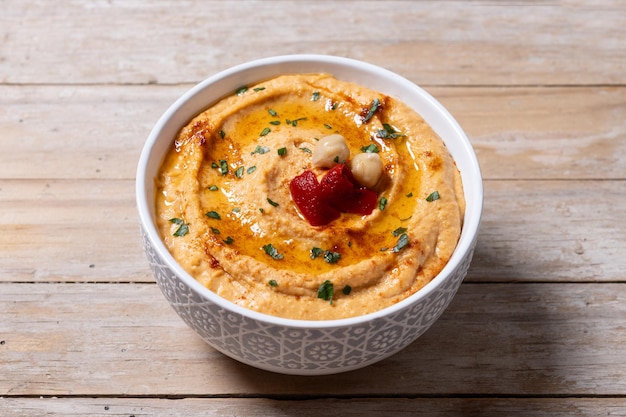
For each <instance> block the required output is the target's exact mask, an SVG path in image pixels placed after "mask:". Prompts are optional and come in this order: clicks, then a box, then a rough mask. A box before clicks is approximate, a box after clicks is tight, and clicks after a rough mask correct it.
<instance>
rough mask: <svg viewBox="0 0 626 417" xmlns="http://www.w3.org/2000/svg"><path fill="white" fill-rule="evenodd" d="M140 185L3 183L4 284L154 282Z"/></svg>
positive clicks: (0, 277) (0, 276)
mask: <svg viewBox="0 0 626 417" xmlns="http://www.w3.org/2000/svg"><path fill="white" fill-rule="evenodd" d="M134 185H135V184H134V182H133V181H130V180H123V181H99V180H84V181H71V180H67V181H65V180H14V181H8V180H6V181H0V211H1V212H2V213H3V216H2V220H0V248H1V249H0V251H1V253H2V262H1V263H0V282H1V281H13V282H15V281H22V282H33V281H35V282H37V281H44V282H45V281H83V282H90V281H105V282H110V281H123V282H129V281H130V282H137V281H148V282H153V281H154V280H153V278H152V276H151V274H150V272H149V270H148V264H147V260H146V258H145V257H144V256H143V250H142V246H141V239H140V237H139V220H138V217H137V214H136V210H135V199H134V197H135V189H134Z"/></svg>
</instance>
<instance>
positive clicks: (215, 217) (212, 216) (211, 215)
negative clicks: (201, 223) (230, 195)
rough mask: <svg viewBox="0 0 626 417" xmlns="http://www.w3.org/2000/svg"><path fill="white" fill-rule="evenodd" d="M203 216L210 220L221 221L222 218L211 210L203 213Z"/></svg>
mask: <svg viewBox="0 0 626 417" xmlns="http://www.w3.org/2000/svg"><path fill="white" fill-rule="evenodd" d="M204 215H205V216H207V217H210V218H212V219H216V220H222V216H220V214H219V213H218V212H217V211H213V210H211V211H207V212H206V213H204Z"/></svg>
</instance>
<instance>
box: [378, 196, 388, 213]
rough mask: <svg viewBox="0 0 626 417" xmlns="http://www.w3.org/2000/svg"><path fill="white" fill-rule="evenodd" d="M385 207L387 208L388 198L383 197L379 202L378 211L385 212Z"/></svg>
mask: <svg viewBox="0 0 626 417" xmlns="http://www.w3.org/2000/svg"><path fill="white" fill-rule="evenodd" d="M385 207H387V197H381V198H380V201H379V202H378V209H379V210H380V211H383V210H384V209H385Z"/></svg>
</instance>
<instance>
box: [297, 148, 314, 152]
mask: <svg viewBox="0 0 626 417" xmlns="http://www.w3.org/2000/svg"><path fill="white" fill-rule="evenodd" d="M298 149H300V150H301V151H303V152H306V153H313V151H312V150H310V149H309V148H307V147H304V146H303V147H302V148H298Z"/></svg>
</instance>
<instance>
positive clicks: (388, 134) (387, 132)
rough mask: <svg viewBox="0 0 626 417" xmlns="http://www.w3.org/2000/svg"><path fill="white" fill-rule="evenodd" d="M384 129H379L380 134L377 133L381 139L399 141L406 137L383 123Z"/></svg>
mask: <svg viewBox="0 0 626 417" xmlns="http://www.w3.org/2000/svg"><path fill="white" fill-rule="evenodd" d="M383 128H384V129H379V130H378V132H376V136H378V137H379V138H382V139H397V138H399V137H402V136H406V135H403V134H402V133H400V132H398V131H397V130H396V129H394V128H393V126H391V125H390V124H389V123H383Z"/></svg>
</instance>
